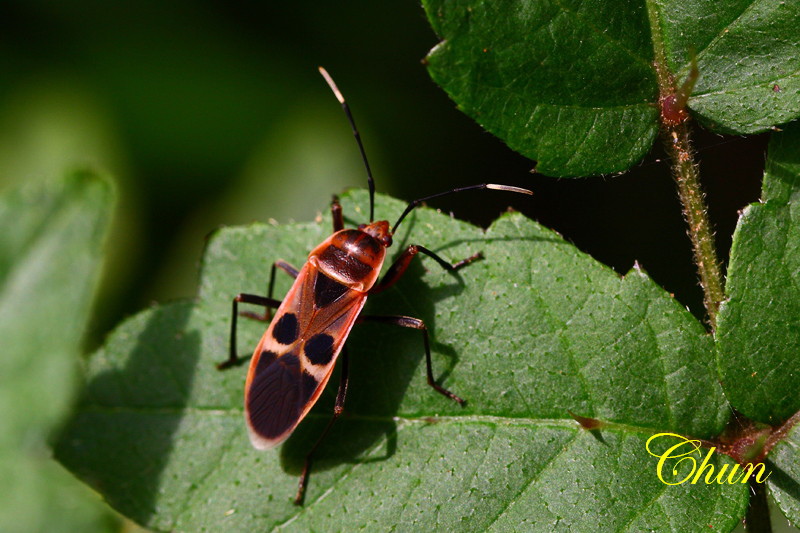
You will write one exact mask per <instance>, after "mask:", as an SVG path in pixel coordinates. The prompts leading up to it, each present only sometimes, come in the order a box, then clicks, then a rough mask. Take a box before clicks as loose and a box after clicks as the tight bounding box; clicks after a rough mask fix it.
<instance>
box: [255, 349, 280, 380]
mask: <svg viewBox="0 0 800 533" xmlns="http://www.w3.org/2000/svg"><path fill="white" fill-rule="evenodd" d="M277 358H278V354H276V353H275V352H272V351H270V350H264V351H263V352H261V355H260V356H259V357H258V363H257V364H256V376H258V374H260V373H262V372H264V370H266V369H267V367H268V366H269V365H271V364H272V363H273V362H274V361H275V359H277Z"/></svg>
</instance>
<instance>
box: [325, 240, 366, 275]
mask: <svg viewBox="0 0 800 533" xmlns="http://www.w3.org/2000/svg"><path fill="white" fill-rule="evenodd" d="M319 260H320V261H321V262H324V263H328V264H331V265H342V271H343V272H347V274H348V275H349V276H350V277H351V279H352V280H353V281H358V280H361V279H364V278H366V277H367V276H369V275H370V274H371V273H372V266H371V265H368V264H366V263H362V262H361V261H359V260H358V259H357V258H356V257H354V256H353V255H352V254H351V253H350V252H348V251H347V250H342V249H341V248H337V247H336V246H328V247H327V248H326V249H325V250H324V251H323V252H322V253H321V254H320V256H319Z"/></svg>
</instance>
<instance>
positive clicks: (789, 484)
mask: <svg viewBox="0 0 800 533" xmlns="http://www.w3.org/2000/svg"><path fill="white" fill-rule="evenodd" d="M764 464H765V465H766V467H767V472H771V473H772V475H770V476H769V482H770V483H771V484H773V485H775V486H776V487H777V488H778V489H780V490H782V491H783V492H785V493H786V494H788V495H789V496H790V497H791V498H793V499H794V500H796V501H800V483H798V482H797V480H795V479H794V478H792V477H791V476H790V475H789V474H787V473H786V472H784V471H783V470H782V469H780V468H778V467H777V466H775V464H774V463H772V461H770V460H769V459H767V460H766V461H765V462H764Z"/></svg>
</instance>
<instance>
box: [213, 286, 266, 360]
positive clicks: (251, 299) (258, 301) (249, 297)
mask: <svg viewBox="0 0 800 533" xmlns="http://www.w3.org/2000/svg"><path fill="white" fill-rule="evenodd" d="M239 302H241V303H246V304H254V305H263V306H264V307H266V308H267V309H269V308H278V307H279V306H280V305H281V302H280V300H273V299H272V298H265V297H263V296H258V295H255V294H245V293H242V294H238V295H236V297H235V298H234V299H233V306H232V307H231V337H230V343H229V353H228V359H227V360H225V361H223V362H221V363H219V364H217V369H219V370H224V369H226V368H230V367H232V366H236V365H238V364H239V363H240V362H241V358H240V357H239V356H238V355H237V352H236V322H237V319H238V317H239Z"/></svg>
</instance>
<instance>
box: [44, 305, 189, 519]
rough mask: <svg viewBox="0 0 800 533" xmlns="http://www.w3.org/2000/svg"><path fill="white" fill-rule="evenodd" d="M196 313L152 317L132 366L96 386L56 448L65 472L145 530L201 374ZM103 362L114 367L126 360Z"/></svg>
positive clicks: (183, 310)
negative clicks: (193, 327)
mask: <svg viewBox="0 0 800 533" xmlns="http://www.w3.org/2000/svg"><path fill="white" fill-rule="evenodd" d="M192 305H193V304H190V303H180V304H173V305H169V306H165V307H162V308H158V309H154V310H153V311H152V312H151V314H150V315H149V317H148V320H147V323H146V324H145V325H144V327H143V328H142V329H141V332H140V333H139V334H138V336H137V338H136V340H135V345H134V346H133V348H132V350H131V351H130V355H128V356H127V359H126V364H125V366H124V367H120V368H115V369H113V370H105V371H103V372H101V373H100V374H99V375H97V376H95V377H94V378H92V379H91V380H90V381H89V382H88V384H87V385H86V388H85V390H84V393H83V397H82V399H81V401H80V404H79V406H78V409H77V410H76V414H75V416H74V417H73V418H72V420H70V421H69V423H68V424H67V425H66V427H65V428H64V430H63V432H62V434H61V435H60V438H59V439H58V442H57V444H56V447H55V454H56V458H57V459H58V460H59V461H60V462H61V463H62V464H64V465H65V466H66V467H67V468H68V469H69V470H71V471H72V472H73V473H74V474H75V475H77V476H78V477H79V478H81V479H82V480H83V481H85V482H86V483H88V484H89V485H91V486H92V487H94V488H95V489H96V490H98V491H99V492H101V493H102V494H103V495H104V497H105V498H106V500H107V501H108V503H109V504H111V506H112V507H114V508H115V509H118V510H119V511H120V512H122V513H123V514H125V515H126V516H129V517H130V518H132V519H133V520H135V521H136V522H138V523H142V524H147V523H149V522H150V519H151V517H152V516H153V515H154V513H155V512H156V499H157V496H158V494H159V490H160V488H159V487H161V485H162V472H163V470H164V468H165V466H166V465H167V464H168V462H169V459H170V454H171V452H172V449H173V439H174V434H175V431H176V430H177V428H178V425H179V424H180V422H181V419H182V417H183V408H184V407H185V406H186V405H187V402H188V395H189V393H190V391H191V388H192V382H193V380H194V375H195V371H196V369H197V360H198V358H199V355H200V335H199V333H198V332H197V331H192V330H186V327H187V324H188V322H189V319H190V315H191V309H192ZM133 320H136V319H135V318H134V319H133ZM122 327H123V328H129V327H130V323H128V324H127V325H123V326H122ZM113 344H114V345H117V344H118V343H113ZM98 356H103V357H104V358H105V359H107V360H108V361H109V362H108V365H109V366H112V365H114V363H115V362H116V361H118V360H119V359H118V358H120V357H122V356H121V355H118V354H116V353H101V354H97V355H96V356H95V357H98Z"/></svg>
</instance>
